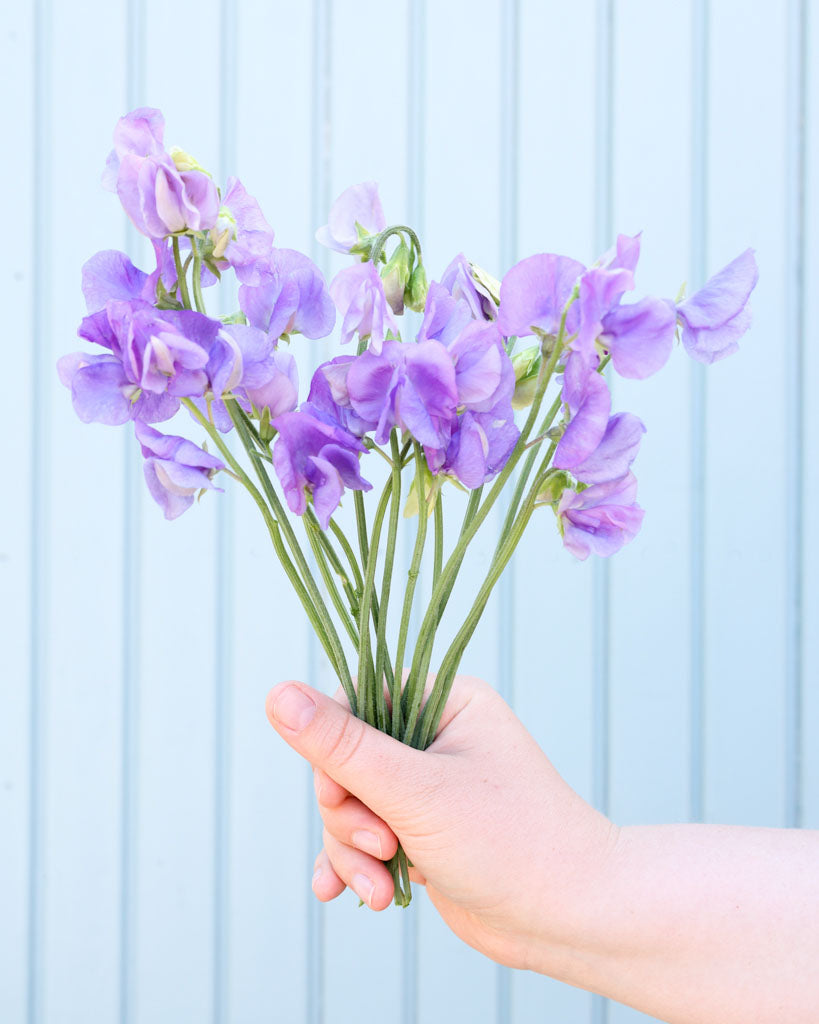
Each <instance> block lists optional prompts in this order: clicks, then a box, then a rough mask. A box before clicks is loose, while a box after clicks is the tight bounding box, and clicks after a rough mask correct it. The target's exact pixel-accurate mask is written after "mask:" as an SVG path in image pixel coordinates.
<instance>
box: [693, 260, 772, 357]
mask: <svg viewBox="0 0 819 1024" xmlns="http://www.w3.org/2000/svg"><path fill="white" fill-rule="evenodd" d="M758 279H759V270H758V269H757V265H756V259H755V258H754V250H753V249H746V250H745V252H743V253H741V254H740V255H739V256H737V258H736V259H735V260H732V261H731V262H730V263H729V264H728V265H727V266H726V267H723V268H722V270H720V271H718V273H716V274H714V276H713V277H711V278H710V279H709V280H708V281H707V282H706V284H705V286H704V287H703V288H701V289H700V290H699V291H698V292H697V293H696V294H695V295H692V296H691V298H690V299H687V300H686V301H685V302H681V303H680V304H679V305H678V306H677V316H678V317H679V320H680V323H681V324H682V341H683V345H685V349H686V351H687V352H688V354H689V355H690V356H691V357H692V358H693V359H696V360H697V361H698V362H700V363H714V362H716V361H717V360H718V359H724V358H725V356H729V355H731V353H732V352H736V350H737V349H738V348H739V345H738V341H739V339H740V338H741V337H742V335H743V334H744V333H745V332H746V331H747V330H748V328H749V327H750V326H751V311H750V309H749V307H748V300H749V298H750V296H751V292H752V291H753V290H754V288H755V287H756V283H757V280H758Z"/></svg>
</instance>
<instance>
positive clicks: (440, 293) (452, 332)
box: [418, 281, 473, 346]
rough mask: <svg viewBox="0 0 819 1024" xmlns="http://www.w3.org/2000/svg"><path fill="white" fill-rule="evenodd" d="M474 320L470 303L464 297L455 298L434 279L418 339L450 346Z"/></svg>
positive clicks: (428, 294)
mask: <svg viewBox="0 0 819 1024" xmlns="http://www.w3.org/2000/svg"><path fill="white" fill-rule="evenodd" d="M472 321H473V316H472V310H471V309H470V307H469V304H468V303H467V302H466V301H465V300H464V299H459V298H455V296H454V295H452V294H451V292H449V290H448V289H446V288H445V287H444V286H443V285H442V284H439V283H438V282H437V281H433V282H432V284H431V285H430V286H429V292H428V293H427V301H426V306H425V307H424V319H423V321H422V323H421V327H420V329H419V331H418V341H440V342H441V344H443V345H447V346H448V345H450V344H452V342H453V341H455V339H456V338H457V337H458V336H459V335H460V333H461V331H462V330H463V329H464V328H465V327H466V325H467V324H469V323H471V322H472Z"/></svg>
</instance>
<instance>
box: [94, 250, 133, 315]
mask: <svg viewBox="0 0 819 1024" xmlns="http://www.w3.org/2000/svg"><path fill="white" fill-rule="evenodd" d="M147 280H148V275H147V274H145V273H144V272H143V271H141V270H138V269H137V268H136V267H135V266H134V265H133V263H132V262H131V261H130V260H129V259H128V257H127V256H126V255H125V253H124V252H118V251H117V250H116V249H104V250H103V251H102V252H98V253H95V254H94V255H93V256H92V257H91V259H90V260H87V261H86V262H85V263H84V264H83V268H82V293H83V295H84V296H85V304H86V306H87V307H88V312H89V313H96V312H98V311H99V310H101V309H104V308H105V304H106V303H107V302H108V300H109V299H136V298H140V297H142V292H143V289H144V288H145V283H146V281H147Z"/></svg>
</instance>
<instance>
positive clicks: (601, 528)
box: [557, 473, 644, 560]
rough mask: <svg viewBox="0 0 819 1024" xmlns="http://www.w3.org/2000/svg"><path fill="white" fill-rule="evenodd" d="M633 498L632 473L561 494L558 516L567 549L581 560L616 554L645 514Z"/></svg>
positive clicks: (634, 534)
mask: <svg viewBox="0 0 819 1024" xmlns="http://www.w3.org/2000/svg"><path fill="white" fill-rule="evenodd" d="M636 497H637V481H636V480H635V478H634V476H633V474H632V473H628V474H626V476H625V477H623V478H621V479H619V480H611V481H607V482H606V483H599V484H594V485H592V486H591V487H588V488H586V489H585V490H583V491H580V492H579V493H576V492H575V491H572V490H566V491H564V492H563V495H562V497H561V499H560V504H559V505H558V509H557V513H558V516H559V517H560V518H561V521H562V525H563V543H564V545H565V546H566V548H567V549H568V550H569V551H571V553H572V554H573V555H574V556H575V557H576V558H579V559H581V560H584V559H586V558H587V557H588V556H589V554H590V553H594V554H596V555H601V556H603V557H608V556H609V555H613V554H614V553H615V552H616V551H619V550H620V548H621V547H623V545H624V544H627V543H628V542H629V541H630V540H632V539H633V538H634V537H635V536H636V535H637V533H638V531H639V529H640V526H641V525H642V521H643V516H644V512H643V509H641V508H640V506H639V505H637V504H636V501H635V499H636Z"/></svg>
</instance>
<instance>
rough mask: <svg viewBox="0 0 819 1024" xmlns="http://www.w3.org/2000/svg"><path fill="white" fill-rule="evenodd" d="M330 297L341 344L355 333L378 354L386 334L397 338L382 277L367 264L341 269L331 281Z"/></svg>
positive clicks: (395, 326) (396, 328)
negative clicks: (339, 323) (337, 312)
mask: <svg viewBox="0 0 819 1024" xmlns="http://www.w3.org/2000/svg"><path fill="white" fill-rule="evenodd" d="M330 295H331V296H332V298H333V301H334V302H335V304H336V308H337V309H338V311H339V313H340V314H341V317H342V324H341V343H342V345H344V344H346V343H347V342H348V341H350V340H351V339H352V337H353V335H354V334H356V333H358V336H359V337H360V338H361V339H362V340H364V339H369V343H370V348H371V349H372V350H373V352H376V353H378V352H380V351H381V347H382V345H383V344H384V341H385V339H386V337H387V334H388V332H390V331H392V333H393V335H395V336H397V335H398V324H397V323H396V322H395V319H394V317H393V315H392V312H391V311H390V307H389V305H388V303H387V297H386V295H385V294H384V284H383V282H382V280H381V276H380V274H379V273H378V271H377V270H376V269H375V267H374V266H373V264H372V263H370V262H369V261H368V262H366V263H356V264H354V265H353V266H352V267H345V268H344V270H340V271H339V272H338V273H337V274H336V276H335V277H334V278H333V280H332V281H331V282H330Z"/></svg>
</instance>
